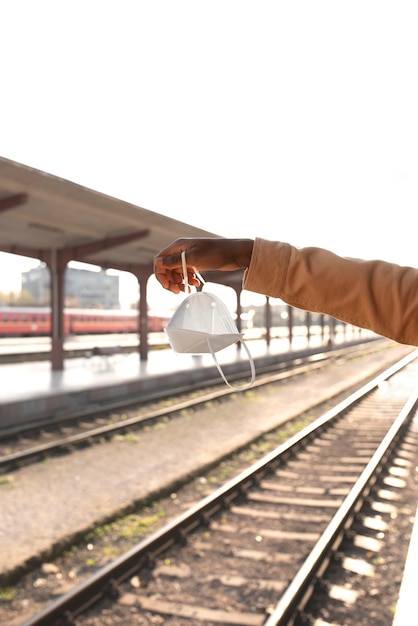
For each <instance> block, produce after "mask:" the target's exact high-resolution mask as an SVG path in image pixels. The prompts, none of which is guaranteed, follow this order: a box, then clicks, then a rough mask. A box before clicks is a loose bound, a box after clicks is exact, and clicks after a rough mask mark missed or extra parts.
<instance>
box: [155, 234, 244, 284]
mask: <svg viewBox="0 0 418 626" xmlns="http://www.w3.org/2000/svg"><path fill="white" fill-rule="evenodd" d="M253 244H254V241H253V240H252V239H224V238H216V237H213V238H211V237H198V238H196V239H193V238H190V239H177V240H176V241H174V242H173V243H172V244H170V245H169V246H168V247H167V248H165V249H164V250H161V252H159V254H157V255H156V256H155V257H154V273H155V276H156V278H157V280H158V281H159V282H160V283H161V285H162V286H163V287H164V289H168V290H169V291H172V292H173V293H180V291H184V279H183V269H182V262H181V253H182V252H183V251H184V252H186V264H187V280H188V283H189V285H193V286H194V287H198V286H199V285H200V281H199V279H198V278H197V277H196V272H201V271H205V270H206V271H210V270H224V271H233V270H237V269H241V268H242V267H248V265H249V264H250V260H251V253H252V249H253Z"/></svg>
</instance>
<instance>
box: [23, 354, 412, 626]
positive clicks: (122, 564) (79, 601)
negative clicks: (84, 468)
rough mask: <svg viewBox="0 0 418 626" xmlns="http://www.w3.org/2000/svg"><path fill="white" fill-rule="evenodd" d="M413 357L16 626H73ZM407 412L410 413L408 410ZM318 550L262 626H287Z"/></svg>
mask: <svg viewBox="0 0 418 626" xmlns="http://www.w3.org/2000/svg"><path fill="white" fill-rule="evenodd" d="M416 358H418V350H416V351H414V352H412V353H411V354H409V355H407V356H406V357H404V358H403V359H401V360H400V361H399V362H398V363H396V364H394V365H392V366H391V367H389V368H388V369H387V370H385V371H384V372H382V373H381V374H380V375H378V376H377V377H376V378H375V379H373V380H372V381H370V382H369V383H367V384H366V385H364V386H363V387H362V388H361V389H359V390H358V391H357V392H355V393H354V394H352V395H351V396H349V397H348V398H346V399H345V400H344V401H343V402H340V403H339V404H338V405H336V406H335V407H334V408H332V409H331V410H329V411H327V412H326V413H325V414H324V415H322V416H321V417H320V418H318V419H317V420H315V421H314V422H313V423H312V424H310V425H308V426H307V427H305V428H304V429H303V430H301V431H300V432H299V433H297V434H296V435H294V436H293V437H291V438H290V439H289V440H287V441H286V442H285V443H283V444H281V445H280V446H279V447H277V448H276V449H275V450H273V451H272V452H270V453H269V454H267V455H266V456H265V457H263V458H262V459H260V460H259V461H258V462H256V463H254V464H253V465H252V466H251V467H249V468H248V469H247V470H245V471H244V472H242V473H241V474H239V475H238V476H236V477H235V478H233V479H232V480H230V481H229V482H227V483H226V484H225V485H223V486H222V487H221V488H219V489H217V490H216V491H215V492H213V493H212V494H210V495H209V496H207V497H206V498H204V499H203V500H202V501H201V502H200V503H198V504H197V505H195V506H194V507H192V508H191V509H189V510H188V511H185V512H184V513H183V514H182V515H180V516H178V517H177V518H175V519H174V520H172V521H171V522H170V523H168V524H166V525H164V526H163V527H162V528H161V529H160V530H158V531H157V532H155V533H153V534H152V535H150V537H148V538H146V539H145V540H143V541H141V542H140V543H138V544H137V545H136V546H134V547H133V548H132V549H131V550H129V551H128V552H126V553H125V554H123V555H122V556H120V557H119V558H118V559H116V560H115V561H113V562H112V563H110V564H108V565H107V566H104V567H103V568H102V569H100V570H99V571H98V572H97V573H96V574H94V575H93V576H91V577H90V578H89V579H87V580H86V581H84V582H83V583H81V584H80V585H78V586H76V587H75V588H74V589H72V590H71V591H69V592H68V593H66V594H65V595H63V596H62V597H61V598H58V599H57V600H56V601H55V602H53V603H51V604H50V605H49V606H47V607H45V608H44V609H43V610H41V611H40V612H39V613H38V614H36V615H34V616H33V617H32V618H29V620H27V621H25V622H24V623H23V624H22V625H21V626H50V624H51V623H54V624H59V623H61V622H62V623H70V624H71V623H74V620H75V618H76V617H77V616H78V615H80V614H82V613H83V612H84V611H85V610H87V608H89V607H91V606H92V605H94V604H95V603H96V602H97V601H99V600H100V599H101V598H102V597H103V596H104V595H105V594H111V593H112V592H116V591H117V588H118V585H119V584H120V583H122V582H123V581H124V580H126V579H127V578H129V577H130V576H132V575H133V574H134V573H135V572H137V571H138V570H139V569H140V568H141V567H142V566H144V565H146V564H147V563H150V562H151V563H152V562H153V561H154V560H155V559H156V558H157V557H158V556H159V555H160V554H161V553H163V552H164V551H165V550H167V549H168V548H170V547H171V546H173V545H174V544H175V543H176V542H177V541H178V540H179V539H183V538H184V537H185V536H187V535H188V534H189V533H191V532H192V531H193V530H194V529H196V528H197V527H198V526H200V525H203V524H207V523H208V521H209V519H210V518H211V517H212V516H213V515H215V514H216V513H218V512H219V511H220V510H222V508H223V507H224V506H225V505H229V504H230V503H231V502H232V501H233V500H235V499H236V498H237V497H238V496H240V495H241V494H242V493H245V491H246V490H247V489H248V488H249V487H251V485H252V484H254V482H257V481H258V480H259V479H260V478H263V476H264V475H265V474H266V473H267V472H269V471H270V470H271V469H275V468H276V467H277V466H278V465H279V464H280V462H281V461H282V460H283V458H284V459H286V460H287V459H288V457H289V455H290V454H291V453H292V452H294V451H298V450H299V449H300V447H301V446H302V445H303V444H304V443H306V442H308V441H310V440H311V438H312V436H313V435H314V434H315V433H316V432H318V431H321V430H323V429H324V428H326V426H327V425H328V423H329V422H330V421H331V420H334V419H336V418H338V416H340V415H342V414H344V413H345V411H346V410H347V409H348V408H349V407H350V406H353V405H355V404H356V403H357V402H358V401H360V400H361V399H362V398H364V397H365V396H367V395H369V394H370V393H371V392H372V391H373V390H374V389H375V388H376V387H377V386H378V385H379V384H380V383H381V382H382V381H384V380H387V379H388V378H390V377H391V376H393V375H394V374H396V373H397V372H399V371H400V370H401V369H403V368H404V367H406V366H407V365H408V364H409V363H410V362H412V361H413V360H415V359H416ZM416 402H417V398H416V397H414V398H413V399H412V400H411V401H410V402H409V403H407V405H405V410H404V411H402V412H401V417H402V419H401V418H400V417H398V418H397V419H396V422H395V423H394V425H393V426H392V428H391V429H390V430H389V431H388V434H387V435H386V437H385V438H384V440H383V442H382V444H380V446H379V448H378V449H377V451H376V452H375V454H374V455H373V457H372V461H370V463H369V464H368V466H367V468H366V470H364V472H363V473H362V475H361V476H362V479H361V486H360V487H359V488H356V489H355V490H354V491H353V492H352V494H350V495H349V496H347V498H346V500H345V501H344V505H343V509H342V513H341V514H340V515H338V516H336V521H335V522H334V521H333V522H331V524H330V525H329V526H328V528H327V530H326V531H325V533H324V534H323V537H324V539H323V540H322V543H324V544H325V547H326V548H327V549H328V546H330V545H331V544H334V543H335V541H336V537H337V536H338V533H339V530H338V528H339V526H340V525H341V524H343V525H344V524H346V523H347V521H348V519H349V518H350V516H351V515H353V511H352V506H354V504H355V503H356V502H357V501H358V499H359V497H360V493H362V492H363V490H364V489H365V485H366V483H367V477H368V476H369V474H370V473H373V471H375V468H376V466H377V465H378V464H379V463H380V462H381V460H382V458H383V455H384V454H385V453H386V448H387V447H388V445H387V442H388V441H389V439H393V438H394V435H393V433H394V432H395V431H396V432H399V430H400V426H401V421H402V420H403V419H404V413H405V411H406V410H407V409H408V407H409V406H410V405H414V403H416ZM408 410H409V411H411V409H410V408H409V409H408ZM372 468H373V471H372ZM340 517H341V521H340ZM323 552H324V547H323V546H322V545H321V546H319V547H316V548H314V550H313V551H312V553H311V554H312V556H310V557H309V559H308V565H306V566H303V567H302V568H301V571H300V573H299V574H298V575H297V576H296V577H295V581H294V582H292V583H291V585H290V586H289V588H288V591H287V592H285V594H284V596H283V598H284V599H283V603H282V602H279V603H278V605H277V606H276V608H275V610H274V613H273V614H272V615H271V616H270V618H269V620H270V621H267V622H266V623H265V626H273V624H274V625H276V622H275V621H274V619H280V620H282V621H281V622H277V624H281V625H282V626H285V624H286V626H288V624H289V622H287V621H284V620H286V619H288V616H289V614H290V612H291V611H294V609H295V606H296V605H297V604H299V603H300V594H304V593H305V592H306V589H307V587H308V586H309V584H311V583H312V580H313V579H314V576H315V575H316V573H317V572H318V570H319V567H320V566H321V565H322V563H323V562H324V556H323ZM296 591H297V593H296ZM282 615H283V617H282ZM54 620H55V621H54ZM272 620H273V621H272Z"/></svg>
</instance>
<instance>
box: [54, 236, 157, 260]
mask: <svg viewBox="0 0 418 626" xmlns="http://www.w3.org/2000/svg"><path fill="white" fill-rule="evenodd" d="M148 235H149V230H148V229H144V230H139V231H136V232H134V233H128V234H126V235H119V236H117V237H106V239H99V240H98V241H91V242H89V243H84V244H81V245H80V246H75V247H72V248H66V251H67V252H69V253H71V258H72V259H73V260H74V261H83V260H84V259H85V257H86V256H88V255H90V254H94V253H95V252H101V251H102V250H108V249H109V248H116V247H117V246H122V245H124V244H125V243H129V242H131V241H135V240H137V239H144V237H148Z"/></svg>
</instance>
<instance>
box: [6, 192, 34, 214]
mask: <svg viewBox="0 0 418 626" xmlns="http://www.w3.org/2000/svg"><path fill="white" fill-rule="evenodd" d="M27 199H28V195H27V194H26V193H16V194H14V195H13V196H6V197H5V198H0V213H2V212H3V211H9V210H10V209H14V208H16V207H17V206H20V205H21V204H24V203H25V202H27Z"/></svg>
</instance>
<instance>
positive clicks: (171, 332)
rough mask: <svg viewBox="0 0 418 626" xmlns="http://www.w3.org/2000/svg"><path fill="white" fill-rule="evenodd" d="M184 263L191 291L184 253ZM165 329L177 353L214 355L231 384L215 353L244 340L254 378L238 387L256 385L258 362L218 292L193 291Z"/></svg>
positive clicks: (187, 288) (184, 275)
mask: <svg viewBox="0 0 418 626" xmlns="http://www.w3.org/2000/svg"><path fill="white" fill-rule="evenodd" d="M182 262H183V277H184V281H185V286H186V292H187V291H188V290H190V288H189V285H188V283H187V269H186V260H185V253H184V252H182ZM198 277H199V280H200V281H201V282H202V283H204V280H203V279H202V277H201V276H200V275H198ZM165 332H166V334H167V337H168V340H169V342H170V345H171V347H172V349H173V350H174V351H175V352H177V353H188V354H208V353H210V354H212V355H213V358H214V360H215V364H216V366H217V368H218V370H219V372H220V374H221V376H222V378H223V379H224V381H225V382H226V384H227V385H229V386H231V385H230V384H229V383H228V381H227V380H226V378H225V376H224V374H223V372H222V369H221V367H220V365H219V363H218V361H217V359H216V356H215V352H218V351H219V350H223V349H224V348H227V347H228V346H231V345H232V344H234V343H237V342H238V341H241V342H242V344H243V346H244V348H245V350H246V351H247V354H248V357H249V359H250V365H251V375H252V378H251V382H250V384H249V385H246V386H245V387H238V389H244V388H245V389H247V388H248V387H250V386H251V385H252V384H253V382H254V378H255V370H254V362H253V359H252V357H251V354H250V353H249V350H248V348H247V346H246V344H245V343H244V341H243V335H242V333H240V332H239V330H238V328H237V326H236V324H235V322H234V320H233V318H232V315H231V313H230V311H229V310H228V308H227V307H226V306H225V304H224V303H223V302H222V300H220V299H219V298H218V297H217V296H215V295H214V294H212V293H208V292H203V291H200V292H196V293H192V294H190V295H189V296H188V297H187V298H186V299H185V300H183V302H182V303H181V304H180V306H179V308H178V309H177V311H176V312H175V313H174V315H173V317H172V318H171V320H170V321H169V323H168V325H167V327H166V329H165Z"/></svg>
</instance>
